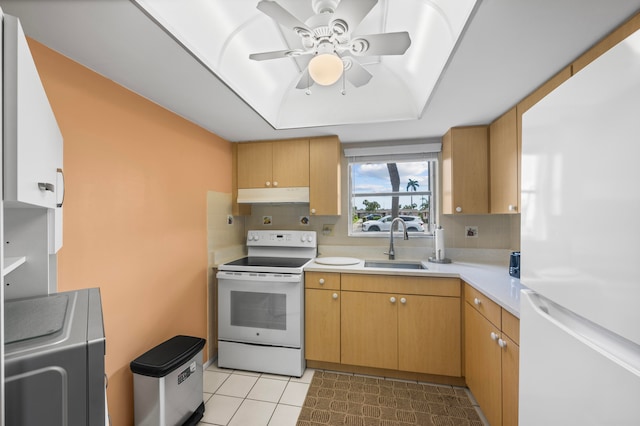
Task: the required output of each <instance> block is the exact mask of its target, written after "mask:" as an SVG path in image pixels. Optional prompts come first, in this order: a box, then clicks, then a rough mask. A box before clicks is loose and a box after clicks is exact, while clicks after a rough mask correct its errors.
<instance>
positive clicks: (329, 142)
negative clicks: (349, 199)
mask: <svg viewBox="0 0 640 426" xmlns="http://www.w3.org/2000/svg"><path fill="white" fill-rule="evenodd" d="M340 158H341V154H340V140H339V139H338V138H337V137H336V136H330V137H325V138H315V139H311V140H309V212H310V213H311V214H312V215H340V214H341V212H340Z"/></svg>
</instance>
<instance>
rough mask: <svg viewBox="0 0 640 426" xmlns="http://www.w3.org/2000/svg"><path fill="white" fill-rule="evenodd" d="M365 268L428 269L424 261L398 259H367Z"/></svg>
mask: <svg viewBox="0 0 640 426" xmlns="http://www.w3.org/2000/svg"><path fill="white" fill-rule="evenodd" d="M364 267H365V268H393V269H427V268H426V267H425V266H424V265H423V264H422V262H402V261H396V260H365V261H364Z"/></svg>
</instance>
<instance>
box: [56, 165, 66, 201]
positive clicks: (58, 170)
mask: <svg viewBox="0 0 640 426" xmlns="http://www.w3.org/2000/svg"><path fill="white" fill-rule="evenodd" d="M56 172H57V173H60V174H61V175H62V200H60V202H59V203H58V204H56V207H62V205H63V204H64V194H66V193H67V188H66V187H65V185H64V172H63V171H62V169H57V170H56Z"/></svg>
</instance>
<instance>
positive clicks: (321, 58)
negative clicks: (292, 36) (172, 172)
mask: <svg viewBox="0 0 640 426" xmlns="http://www.w3.org/2000/svg"><path fill="white" fill-rule="evenodd" d="M311 1H312V7H313V10H314V12H315V14H314V15H312V16H311V17H310V18H309V19H307V20H306V21H305V22H302V21H300V20H299V19H298V18H296V17H295V16H293V15H292V14H291V13H290V12H288V11H287V10H286V9H285V8H284V7H282V6H281V5H280V4H278V3H277V2H275V1H270V0H262V1H260V2H259V3H258V5H257V8H258V10H260V11H261V12H263V13H264V14H266V15H267V16H269V17H270V18H272V19H273V20H274V21H276V22H277V23H278V24H280V25H282V26H283V27H285V28H289V29H291V30H292V31H294V32H295V33H296V34H297V35H298V36H299V37H300V39H301V42H302V48H299V49H286V50H278V51H272V52H263V53H252V54H251V55H249V59H252V60H254V61H264V60H270V59H279V58H290V57H295V56H305V55H313V57H312V58H311V60H310V61H309V64H308V66H307V67H306V68H305V69H304V71H303V72H302V75H301V76H300V79H299V81H298V84H297V85H296V88H297V89H307V88H309V87H310V86H312V85H313V83H317V84H320V85H323V86H330V85H332V84H334V83H335V82H336V81H338V80H339V79H340V77H341V76H343V74H344V77H345V78H346V79H347V80H349V82H350V83H351V84H353V85H354V86H355V87H360V86H363V85H365V84H367V83H368V82H369V80H371V78H372V77H373V76H372V74H371V73H370V72H369V71H368V70H367V69H366V68H365V67H363V66H362V65H361V64H360V63H359V62H358V61H357V59H356V58H357V57H362V56H377V55H402V54H404V53H405V52H406V51H407V49H408V48H409V46H410V45H411V38H410V37H409V33H408V32H406V31H402V32H392V33H381V34H369V35H354V32H355V29H356V28H357V27H358V25H359V24H360V23H361V22H362V20H363V19H364V18H365V16H367V14H369V12H370V11H371V9H373V7H374V6H375V5H376V4H377V3H378V0H311Z"/></svg>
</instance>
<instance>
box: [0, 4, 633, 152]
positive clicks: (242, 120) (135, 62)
mask: <svg viewBox="0 0 640 426" xmlns="http://www.w3.org/2000/svg"><path fill="white" fill-rule="evenodd" d="M222 1H228V0H211V3H212V4H213V5H214V6H215V3H217V2H222ZM234 1H237V0H234ZM255 1H256V3H257V0H255ZM300 1H302V0H300ZM393 1H394V2H396V1H398V2H401V1H406V0H393ZM451 1H454V0H451ZM0 7H2V10H3V11H4V12H5V13H8V14H11V15H15V16H17V17H19V18H20V20H21V22H22V25H23V27H24V30H25V33H26V34H27V35H28V36H30V37H32V38H34V39H36V40H38V41H39V42H41V43H43V44H45V45H47V46H49V47H50V48H52V49H54V50H56V51H58V52H60V53H61V54H63V55H65V56H68V57H69V58H71V59H73V60H74V61H77V62H79V63H81V64H83V65H84V66H86V67H88V68H90V69H93V70H94V71H96V72H98V73H99V74H102V75H104V76H105V77H107V78H109V79H111V80H113V81H115V82H117V83H119V84H121V85H122V86H124V87H127V88H129V89H130V90H132V91H134V92H136V93H138V94H140V95H141V96H144V97H146V98H148V99H150V100H152V101H153V102H156V103H158V104H159V105H162V106H164V107H165V108H167V109H169V110H171V111H173V112H175V113H177V114H179V115H181V116H183V117H185V118H186V119H188V120H190V121H193V122H194V123H196V124H198V125H200V126H202V127H204V128H206V129H208V130H210V131H212V132H214V133H216V134H218V135H220V136H221V137H223V138H225V139H227V140H230V141H246V140H259V139H279V138H291V137H298V136H322V135H330V134H337V135H338V136H339V137H340V139H341V140H342V141H343V142H362V141H402V140H408V139H429V138H439V137H441V136H442V135H443V134H444V133H445V132H446V130H447V129H448V128H449V127H452V126H463V125H473V124H487V123H489V122H491V121H492V120H493V119H495V118H496V117H498V116H499V115H501V114H502V113H503V112H505V111H506V110H507V109H509V108H510V107H511V106H513V105H514V104H515V103H517V102H518V101H519V100H520V99H522V98H523V97H524V96H525V95H526V94H528V93H529V92H531V91H532V90H533V89H535V88H536V87H537V86H539V85H540V84H541V83H543V82H544V81H546V80H547V79H548V78H549V77H551V76H552V75H553V74H555V73H556V72H557V71H559V70H560V69H562V68H563V67H565V66H566V65H567V64H569V63H570V62H571V61H572V60H573V59H575V58H576V57H578V56H579V55H580V54H581V53H582V52H583V51H585V50H586V49H587V48H589V47H590V46H591V45H593V44H594V43H595V42H597V41H598V40H599V39H601V38H602V37H603V36H605V35H606V34H607V33H609V32H610V31H611V30H612V29H614V28H615V27H617V26H618V25H620V24H621V23H622V22H624V21H625V20H627V19H628V18H629V17H630V16H632V15H634V14H635V13H636V12H638V11H639V10H640V0H608V1H602V0H535V1H534V0H482V1H480V3H479V5H478V7H477V9H476V13H475V15H474V16H473V17H472V19H471V22H470V23H469V25H468V26H467V28H466V30H465V31H464V33H463V34H462V37H461V39H460V41H459V44H458V46H457V49H456V50H455V51H454V54H453V55H452V57H451V58H450V60H449V62H448V64H447V65H446V67H445V71H444V74H443V75H442V77H441V78H440V80H439V82H438V84H437V86H436V89H435V91H434V93H433V95H432V96H431V98H430V100H429V101H428V103H427V106H426V108H425V109H424V110H423V111H422V115H421V117H420V118H419V119H415V120H406V121H395V122H393V121H392V122H379V123H368V124H347V125H340V126H327V127H309V128H302V129H288V130H276V129H274V128H273V127H272V126H271V125H270V124H269V123H267V122H266V121H265V120H264V119H263V118H262V117H261V116H260V115H259V114H257V113H256V112H255V111H254V110H253V109H252V108H251V107H250V106H249V105H248V104H247V103H245V102H244V101H243V100H242V99H240V98H239V97H238V96H237V95H236V94H235V93H234V92H233V91H232V90H230V89H229V88H228V87H227V86H226V85H225V84H224V83H223V82H222V81H221V80H220V79H218V78H217V77H216V76H215V75H213V74H212V73H211V72H210V71H209V70H208V69H207V68H205V67H204V66H203V65H202V64H201V63H200V62H199V61H197V60H196V59H195V58H194V57H193V56H191V55H190V54H189V53H188V52H187V51H185V50H184V49H183V48H182V47H181V45H180V44H179V43H177V42H176V41H175V40H174V39H173V38H172V37H170V36H169V35H167V33H166V32H165V31H164V30H163V29H162V28H160V27H159V26H158V25H156V24H155V23H154V22H153V21H151V20H150V19H149V18H148V17H147V16H146V15H145V14H144V13H143V12H142V11H141V10H140V9H139V8H138V7H137V6H136V5H135V4H134V3H132V2H130V1H128V0H0ZM220 24H222V23H212V25H220ZM353 90H357V89H353Z"/></svg>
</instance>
